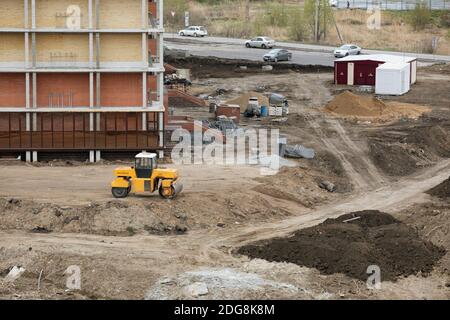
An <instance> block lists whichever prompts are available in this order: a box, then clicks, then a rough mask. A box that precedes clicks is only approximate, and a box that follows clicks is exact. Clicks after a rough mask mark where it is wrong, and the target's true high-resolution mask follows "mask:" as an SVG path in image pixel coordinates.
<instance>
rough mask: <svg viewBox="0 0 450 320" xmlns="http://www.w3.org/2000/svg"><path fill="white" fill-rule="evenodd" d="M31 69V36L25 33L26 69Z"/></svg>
mask: <svg viewBox="0 0 450 320" xmlns="http://www.w3.org/2000/svg"><path fill="white" fill-rule="evenodd" d="M29 67H30V35H29V33H28V32H25V68H27V69H28V68H29Z"/></svg>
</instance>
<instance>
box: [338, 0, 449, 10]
mask: <svg viewBox="0 0 450 320" xmlns="http://www.w3.org/2000/svg"><path fill="white" fill-rule="evenodd" d="M419 3H424V4H426V5H427V7H428V8H430V9H431V10H450V0H337V5H336V7H337V8H339V9H346V8H347V7H348V5H350V8H351V9H368V8H374V7H379V8H380V9H381V10H397V11H401V10H413V9H414V8H415V6H416V4H419Z"/></svg>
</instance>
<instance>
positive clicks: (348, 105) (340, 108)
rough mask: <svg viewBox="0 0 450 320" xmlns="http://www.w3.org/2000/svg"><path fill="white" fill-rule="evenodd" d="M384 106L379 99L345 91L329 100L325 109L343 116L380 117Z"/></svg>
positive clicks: (384, 108)
mask: <svg viewBox="0 0 450 320" xmlns="http://www.w3.org/2000/svg"><path fill="white" fill-rule="evenodd" d="M386 108H387V106H386V104H385V103H384V102H382V101H381V100H378V99H376V98H373V97H365V96H358V95H356V94H353V93H351V92H350V91H345V92H343V93H341V94H340V95H338V96H337V97H336V98H334V99H333V100H332V101H331V102H329V103H328V104H327V105H326V107H325V110H326V111H328V112H331V113H335V114H340V115H343V116H361V117H380V116H381V115H382V114H383V112H384V111H385V110H386Z"/></svg>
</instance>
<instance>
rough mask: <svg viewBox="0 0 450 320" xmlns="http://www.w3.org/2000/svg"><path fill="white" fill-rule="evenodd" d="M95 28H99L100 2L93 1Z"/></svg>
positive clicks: (97, 0)
mask: <svg viewBox="0 0 450 320" xmlns="http://www.w3.org/2000/svg"><path fill="white" fill-rule="evenodd" d="M95 28H96V29H99V28H100V1H99V0H95Z"/></svg>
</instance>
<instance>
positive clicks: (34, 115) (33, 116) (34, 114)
mask: <svg viewBox="0 0 450 320" xmlns="http://www.w3.org/2000/svg"><path fill="white" fill-rule="evenodd" d="M32 120H33V121H32V127H31V131H37V113H36V112H33V113H32Z"/></svg>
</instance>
